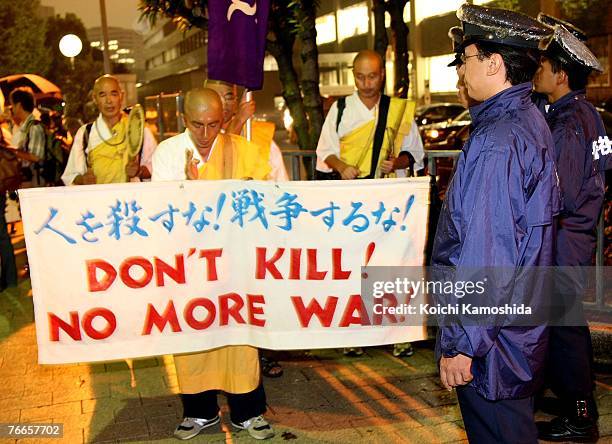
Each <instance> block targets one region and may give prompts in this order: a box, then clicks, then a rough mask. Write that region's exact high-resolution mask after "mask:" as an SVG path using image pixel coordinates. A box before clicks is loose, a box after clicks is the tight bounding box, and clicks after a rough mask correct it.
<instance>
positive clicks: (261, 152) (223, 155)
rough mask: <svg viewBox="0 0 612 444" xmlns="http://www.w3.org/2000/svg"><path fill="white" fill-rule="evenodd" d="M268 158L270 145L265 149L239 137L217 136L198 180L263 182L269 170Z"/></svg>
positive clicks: (229, 135) (230, 135) (231, 135)
mask: <svg viewBox="0 0 612 444" xmlns="http://www.w3.org/2000/svg"><path fill="white" fill-rule="evenodd" d="M266 151H267V155H266ZM269 157H270V145H268V147H267V149H266V148H263V147H261V146H260V145H257V144H255V143H253V142H249V141H248V140H246V139H245V138H244V137H241V136H236V135H234V134H219V135H218V136H217V142H216V143H215V146H214V148H213V150H212V152H211V153H210V156H209V158H208V161H206V162H204V163H203V165H202V166H201V167H200V168H199V178H200V179H204V180H219V179H243V178H246V177H249V178H251V179H256V180H265V179H266V178H267V177H268V174H269V173H270V170H271V168H270V164H269V162H268V159H269Z"/></svg>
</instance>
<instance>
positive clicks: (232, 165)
mask: <svg viewBox="0 0 612 444" xmlns="http://www.w3.org/2000/svg"><path fill="white" fill-rule="evenodd" d="M183 121H184V123H185V127H186V130H185V132H183V133H181V134H178V135H176V136H174V137H171V138H169V139H166V140H164V141H163V142H161V143H160V144H159V146H158V147H157V150H155V153H154V154H153V179H152V180H153V181H164V180H185V179H190V180H217V179H240V178H253V179H258V180H262V179H267V178H268V175H269V172H270V166H269V165H268V163H267V162H266V160H265V159H261V156H260V155H259V153H258V149H259V148H258V146H257V145H255V144H252V143H250V142H248V141H247V140H246V139H244V138H242V137H240V136H237V135H233V134H222V133H221V128H222V127H223V105H222V103H221V98H220V97H219V95H218V94H217V93H216V92H215V91H213V90H212V89H207V88H199V89H195V90H191V91H189V92H188V93H187V94H186V96H185V102H184V114H183ZM174 363H175V366H176V374H177V378H178V383H179V388H180V391H181V401H182V403H183V421H182V422H181V424H179V425H178V427H177V428H176V430H175V431H174V436H175V437H176V438H178V439H190V438H193V437H195V436H196V435H198V434H199V433H200V432H201V431H202V430H203V429H205V428H207V427H211V426H213V425H215V424H217V423H219V421H220V418H219V405H218V404H217V391H223V392H225V393H226V394H227V400H228V405H229V408H230V419H231V422H232V425H233V426H234V427H236V428H238V429H246V430H247V431H248V433H249V434H250V435H251V436H252V437H253V438H255V439H267V438H271V437H272V436H274V431H273V430H272V427H271V426H270V425H269V424H268V423H267V422H266V420H265V419H264V418H263V416H262V415H263V413H264V412H265V411H266V395H265V391H264V388H263V384H262V383H261V375H260V367H259V359H258V356H257V349H256V348H254V347H250V346H227V347H221V348H217V349H214V350H209V351H205V352H201V353H191V354H183V355H175V356H174Z"/></svg>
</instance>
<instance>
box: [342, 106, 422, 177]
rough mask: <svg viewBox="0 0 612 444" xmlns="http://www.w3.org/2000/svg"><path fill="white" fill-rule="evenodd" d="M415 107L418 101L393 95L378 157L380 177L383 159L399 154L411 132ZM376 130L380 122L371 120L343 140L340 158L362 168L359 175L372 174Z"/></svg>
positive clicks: (376, 175) (346, 135) (343, 137)
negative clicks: (405, 138)
mask: <svg viewBox="0 0 612 444" xmlns="http://www.w3.org/2000/svg"><path fill="white" fill-rule="evenodd" d="M415 106H416V104H415V103H414V102H412V101H408V100H405V99H400V98H397V97H392V98H391V103H390V104H389V113H388V114H387V124H386V129H385V136H384V138H383V143H382V146H381V148H380V155H379V156H378V166H377V168H376V169H377V173H376V174H375V177H378V176H379V174H378V168H379V167H380V164H381V162H382V161H383V160H385V159H387V157H389V155H390V154H393V155H394V156H395V157H397V155H398V154H399V152H400V149H401V146H402V141H403V140H404V137H405V136H406V135H407V134H408V133H409V132H410V128H411V126H412V120H413V119H414V110H415ZM375 130H376V121H375V120H371V121H369V122H367V123H365V124H364V125H361V126H360V127H357V128H355V129H353V130H352V131H350V132H349V133H347V134H345V135H344V136H342V138H341V139H340V160H342V161H343V162H345V163H347V164H349V165H355V166H356V167H357V168H359V171H361V174H360V175H359V177H366V176H368V175H369V174H370V168H371V166H372V147H373V145H374V131H375ZM390 139H392V144H391V143H389V142H390Z"/></svg>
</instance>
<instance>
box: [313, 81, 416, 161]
mask: <svg viewBox="0 0 612 444" xmlns="http://www.w3.org/2000/svg"><path fill="white" fill-rule="evenodd" d="M337 118H338V102H334V103H333V104H332V106H331V108H330V109H329V112H328V113H327V117H326V118H325V122H324V123H323V128H322V129H321V136H320V137H319V143H318V144H317V170H319V171H323V172H326V173H327V172H331V171H332V169H331V168H330V167H329V166H328V165H327V164H326V163H325V159H327V158H328V157H329V156H331V155H334V156H336V157H338V158H340V139H341V138H342V137H343V136H345V135H346V134H348V133H349V132H351V131H352V130H354V129H355V128H358V127H360V126H361V125H364V124H366V123H368V122H370V121H372V120H374V121H376V119H377V118H378V104H376V106H374V107H373V108H372V109H368V107H367V106H365V105H364V104H363V102H362V101H361V99H360V98H359V96H358V95H357V91H355V92H354V93H353V94H351V95H350V96H348V97H347V98H346V107H345V108H344V111H343V113H342V119H341V120H340V125H339V126H338V131H337V132H336V119H337ZM400 151H407V152H409V153H410V154H412V157H414V171H418V170H421V169H423V168H424V166H425V165H424V163H423V159H424V158H425V151H424V150H423V141H422V140H421V135H420V134H419V130H418V128H417V125H416V122H414V121H412V125H411V127H410V132H409V133H408V134H407V135H406V136H405V137H404V140H403V141H402V146H401V148H400ZM398 172H399V171H398Z"/></svg>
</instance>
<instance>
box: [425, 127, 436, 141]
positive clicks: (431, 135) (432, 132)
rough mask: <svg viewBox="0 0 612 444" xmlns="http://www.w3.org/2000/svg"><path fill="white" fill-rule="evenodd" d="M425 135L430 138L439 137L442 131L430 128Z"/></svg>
mask: <svg viewBox="0 0 612 444" xmlns="http://www.w3.org/2000/svg"><path fill="white" fill-rule="evenodd" d="M425 135H426V136H427V137H428V138H430V139H437V138H438V137H440V131H438V130H437V129H430V130H427V131H425Z"/></svg>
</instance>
